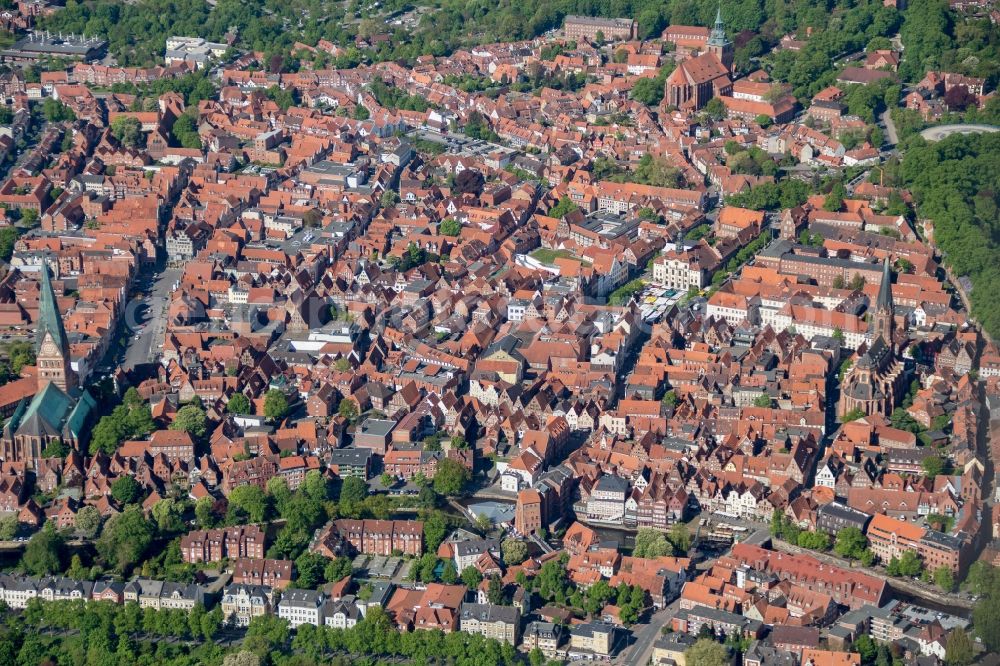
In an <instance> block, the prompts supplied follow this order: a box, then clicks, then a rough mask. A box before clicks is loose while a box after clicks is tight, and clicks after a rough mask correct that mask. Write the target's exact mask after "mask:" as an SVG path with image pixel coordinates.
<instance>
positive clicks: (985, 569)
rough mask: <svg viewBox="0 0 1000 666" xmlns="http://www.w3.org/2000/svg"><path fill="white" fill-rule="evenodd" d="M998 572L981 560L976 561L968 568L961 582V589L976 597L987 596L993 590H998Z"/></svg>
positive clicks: (999, 581) (999, 572)
mask: <svg viewBox="0 0 1000 666" xmlns="http://www.w3.org/2000/svg"><path fill="white" fill-rule="evenodd" d="M998 574H1000V571H998V570H997V569H996V568H995V567H993V566H991V565H990V564H987V563H986V562H984V561H983V560H977V561H975V562H973V563H972V565H971V566H970V567H969V573H968V574H966V576H965V580H964V581H963V582H962V588H963V589H965V590H968V591H969V593H971V594H974V595H976V596H977V597H984V596H987V595H989V593H990V591H991V590H993V589H994V588H996V589H1000V575H998Z"/></svg>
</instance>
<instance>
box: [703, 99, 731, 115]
mask: <svg viewBox="0 0 1000 666" xmlns="http://www.w3.org/2000/svg"><path fill="white" fill-rule="evenodd" d="M702 112H704V113H705V115H707V116H708V117H709V118H713V119H715V120H721V119H722V118H725V117H726V105H725V104H723V103H722V100H721V99H719V98H718V97H713V98H712V99H710V100H708V103H706V104H705V106H704V108H703V109H702Z"/></svg>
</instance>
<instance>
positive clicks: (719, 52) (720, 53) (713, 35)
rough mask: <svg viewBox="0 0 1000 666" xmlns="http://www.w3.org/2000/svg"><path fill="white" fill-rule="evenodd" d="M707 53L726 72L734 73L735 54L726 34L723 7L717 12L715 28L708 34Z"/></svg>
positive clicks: (720, 6)
mask: <svg viewBox="0 0 1000 666" xmlns="http://www.w3.org/2000/svg"><path fill="white" fill-rule="evenodd" d="M705 51H706V52H708V53H712V54H714V55H715V57H716V58H718V59H719V62H721V63H722V64H723V66H725V68H726V70H728V71H730V72H731V71H733V56H734V54H735V51H734V47H733V43H732V41H730V39H729V36H728V35H727V34H726V25H725V24H724V23H723V22H722V5H721V4H720V5H719V8H718V9H717V10H716V12H715V26H713V27H712V32H710V33H709V34H708V42H706V43H705Z"/></svg>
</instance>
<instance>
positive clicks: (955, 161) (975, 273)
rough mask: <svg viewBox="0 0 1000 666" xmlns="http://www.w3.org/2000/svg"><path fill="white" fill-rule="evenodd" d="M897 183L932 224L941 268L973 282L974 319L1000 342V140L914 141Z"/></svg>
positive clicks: (974, 137)
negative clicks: (938, 249)
mask: <svg viewBox="0 0 1000 666" xmlns="http://www.w3.org/2000/svg"><path fill="white" fill-rule="evenodd" d="M898 177H899V179H900V182H901V184H902V185H903V186H905V187H908V188H910V189H911V190H912V192H913V194H914V197H915V199H916V203H917V211H918V216H919V218H920V219H929V220H931V221H933V223H934V242H935V243H936V244H937V246H938V247H939V248H940V249H941V251H942V254H943V255H944V262H945V264H947V265H948V266H949V267H950V268H951V269H952V271H953V272H954V274H955V275H956V276H958V277H962V276H968V277H969V279H970V280H971V281H972V284H973V289H972V293H971V294H970V297H971V299H972V308H973V315H974V316H975V317H976V319H978V320H979V322H980V323H981V324H982V325H983V326H984V327H985V328H986V330H987V331H989V332H990V334H991V335H993V336H994V337H997V336H1000V262H998V261H997V257H998V256H1000V253H998V252H1000V242H998V241H1000V208H998V207H997V203H998V202H997V196H998V193H1000V134H972V135H952V136H950V137H948V138H946V139H944V140H942V141H940V142H938V143H926V142H925V141H924V140H923V139H921V138H919V137H914V138H913V139H911V140H910V143H909V145H908V149H907V151H906V153H905V156H904V158H903V161H902V163H901V165H900V167H899V171H898Z"/></svg>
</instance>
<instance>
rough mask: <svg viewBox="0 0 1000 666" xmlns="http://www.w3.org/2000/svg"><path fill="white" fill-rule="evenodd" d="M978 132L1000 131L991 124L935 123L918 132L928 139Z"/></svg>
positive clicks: (933, 139)
mask: <svg viewBox="0 0 1000 666" xmlns="http://www.w3.org/2000/svg"><path fill="white" fill-rule="evenodd" d="M979 132H1000V127H994V126H993V125H937V126H936V127H928V128H927V129H925V130H923V131H922V132H920V136H922V137H924V139H926V140H928V141H940V140H941V139H943V138H945V137H946V136H949V135H951V134H978V133H979Z"/></svg>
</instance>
